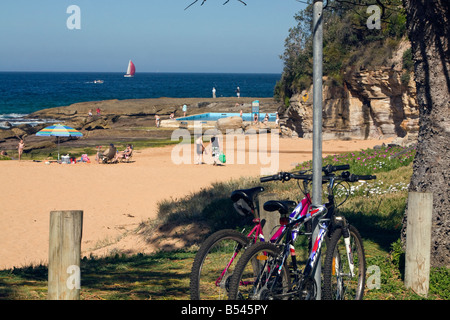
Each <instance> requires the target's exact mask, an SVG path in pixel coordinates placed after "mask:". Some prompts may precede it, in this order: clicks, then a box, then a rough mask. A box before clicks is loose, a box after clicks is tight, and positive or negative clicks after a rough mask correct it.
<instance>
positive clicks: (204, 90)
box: [0, 72, 281, 127]
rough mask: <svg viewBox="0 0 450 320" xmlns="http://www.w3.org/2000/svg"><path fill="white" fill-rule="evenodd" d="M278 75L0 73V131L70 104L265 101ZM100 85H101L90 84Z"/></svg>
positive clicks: (38, 120) (38, 121) (271, 94)
mask: <svg viewBox="0 0 450 320" xmlns="http://www.w3.org/2000/svg"><path fill="white" fill-rule="evenodd" d="M280 77H281V74H231V73H230V74H228V73H137V74H136V75H135V77H133V78H124V77H123V73H95V72H79V73H73V72H70V73H69V72H0V127H5V121H8V122H10V123H11V124H12V125H17V124H20V123H30V124H32V125H33V124H36V123H40V122H42V121H45V120H42V119H24V118H23V117H24V116H25V115H27V114H30V113H32V112H35V111H38V110H42V109H46V108H52V107H58V106H67V105H70V104H72V103H77V102H86V101H98V100H108V99H119V100H123V99H146V98H159V97H172V98H202V97H211V96H212V88H213V87H214V88H215V89H216V96H217V97H222V96H224V97H229V96H236V88H237V87H239V88H240V93H241V97H258V98H267V97H272V96H273V90H274V87H275V84H276V82H277V81H278V80H279V79H280ZM95 80H103V83H95V82H94V81H95Z"/></svg>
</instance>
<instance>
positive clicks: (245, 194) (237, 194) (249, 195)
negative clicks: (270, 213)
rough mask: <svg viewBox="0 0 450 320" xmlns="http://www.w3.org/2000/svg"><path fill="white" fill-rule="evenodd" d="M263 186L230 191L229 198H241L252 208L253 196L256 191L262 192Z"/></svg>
mask: <svg viewBox="0 0 450 320" xmlns="http://www.w3.org/2000/svg"><path fill="white" fill-rule="evenodd" d="M263 191H264V188H263V187H255V188H250V189H241V190H234V191H233V192H232V193H231V200H232V201H233V202H237V201H238V200H239V199H243V200H244V201H245V202H247V203H248V205H249V206H250V207H251V208H252V209H254V204H253V203H254V201H255V197H256V196H257V195H258V193H260V192H263Z"/></svg>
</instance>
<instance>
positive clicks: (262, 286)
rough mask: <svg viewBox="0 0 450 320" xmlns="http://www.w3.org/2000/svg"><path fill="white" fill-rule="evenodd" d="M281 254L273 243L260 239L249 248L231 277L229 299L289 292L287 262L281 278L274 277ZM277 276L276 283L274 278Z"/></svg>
mask: <svg viewBox="0 0 450 320" xmlns="http://www.w3.org/2000/svg"><path fill="white" fill-rule="evenodd" d="M261 257H265V258H261ZM279 257H280V250H279V249H278V247H277V246H275V245H274V244H271V243H267V242H260V243H257V244H255V245H252V246H251V247H250V248H248V249H247V250H246V251H245V253H244V254H243V255H242V257H241V258H240V259H239V261H238V263H237V264H236V268H235V269H234V273H233V276H232V277H231V279H230V287H229V292H228V297H229V299H230V300H247V299H248V300H268V299H270V300H272V299H273V300H276V299H277V298H280V296H283V294H286V293H287V292H289V291H290V288H291V283H290V273H289V269H288V268H287V262H286V263H284V264H283V267H282V269H281V273H280V278H274V275H276V274H277V273H278V272H277V270H278V269H279V268H278V267H279V264H278V261H279ZM267 279H268V280H267ZM274 279H277V283H274V282H273V281H274ZM282 298H284V296H283V297H282ZM280 299H281V298H280Z"/></svg>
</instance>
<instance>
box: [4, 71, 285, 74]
mask: <svg viewBox="0 0 450 320" xmlns="http://www.w3.org/2000/svg"><path fill="white" fill-rule="evenodd" d="M0 73H119V74H125V72H123V71H23V70H22V71H11V70H9V71H5V70H0ZM145 73H174V74H177V73H197V74H277V75H281V74H282V73H283V72H219V71H214V72H205V71H203V72H202V71H140V72H137V73H136V74H137V75H138V74H145Z"/></svg>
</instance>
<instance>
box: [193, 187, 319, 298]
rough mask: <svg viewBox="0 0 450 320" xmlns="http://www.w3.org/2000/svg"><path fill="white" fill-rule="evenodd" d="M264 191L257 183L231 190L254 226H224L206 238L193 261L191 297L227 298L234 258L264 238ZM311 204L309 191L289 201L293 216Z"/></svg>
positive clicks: (273, 239)
mask: <svg viewBox="0 0 450 320" xmlns="http://www.w3.org/2000/svg"><path fill="white" fill-rule="evenodd" d="M263 191H264V188H263V187H255V188H251V189H243V190H235V191H233V192H232V193H231V200H232V201H233V206H234V208H235V210H236V211H237V212H238V213H239V214H240V215H241V216H243V217H247V216H253V220H252V221H253V223H254V226H253V228H252V230H251V231H250V232H249V233H248V234H247V235H245V234H244V233H242V232H239V231H236V230H233V229H225V230H219V231H217V232H215V233H213V234H212V235H210V236H209V237H208V238H207V239H206V240H205V242H204V243H203V244H202V245H201V247H200V249H199V251H198V252H197V254H196V255H195V258H194V262H193V264H192V269H191V275H190V285H189V286H190V298H191V300H203V299H207V298H215V299H222V298H226V297H227V294H228V288H229V280H230V277H231V275H232V273H233V268H234V266H235V264H236V263H235V262H236V261H238V260H239V257H240V256H241V255H242V252H244V251H245V250H246V249H247V248H248V247H249V246H251V245H252V244H255V243H257V242H258V241H261V242H264V241H265V238H264V235H263V226H264V221H261V219H260V216H259V211H258V210H257V203H256V199H257V196H258V194H259V193H261V192H263ZM310 204H311V197H310V195H309V194H305V197H304V198H303V199H302V200H301V201H300V202H299V203H298V204H296V203H295V202H294V201H291V202H290V203H289V205H290V206H296V210H294V211H293V213H292V219H294V218H295V215H299V214H306V212H307V209H308V207H309V206H310ZM283 230H284V226H281V227H280V228H279V229H278V230H277V231H276V232H275V233H274V234H273V236H272V237H271V238H270V240H269V241H270V242H275V241H276V239H277V238H278V237H279V236H280V235H281V234H282V232H283Z"/></svg>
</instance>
